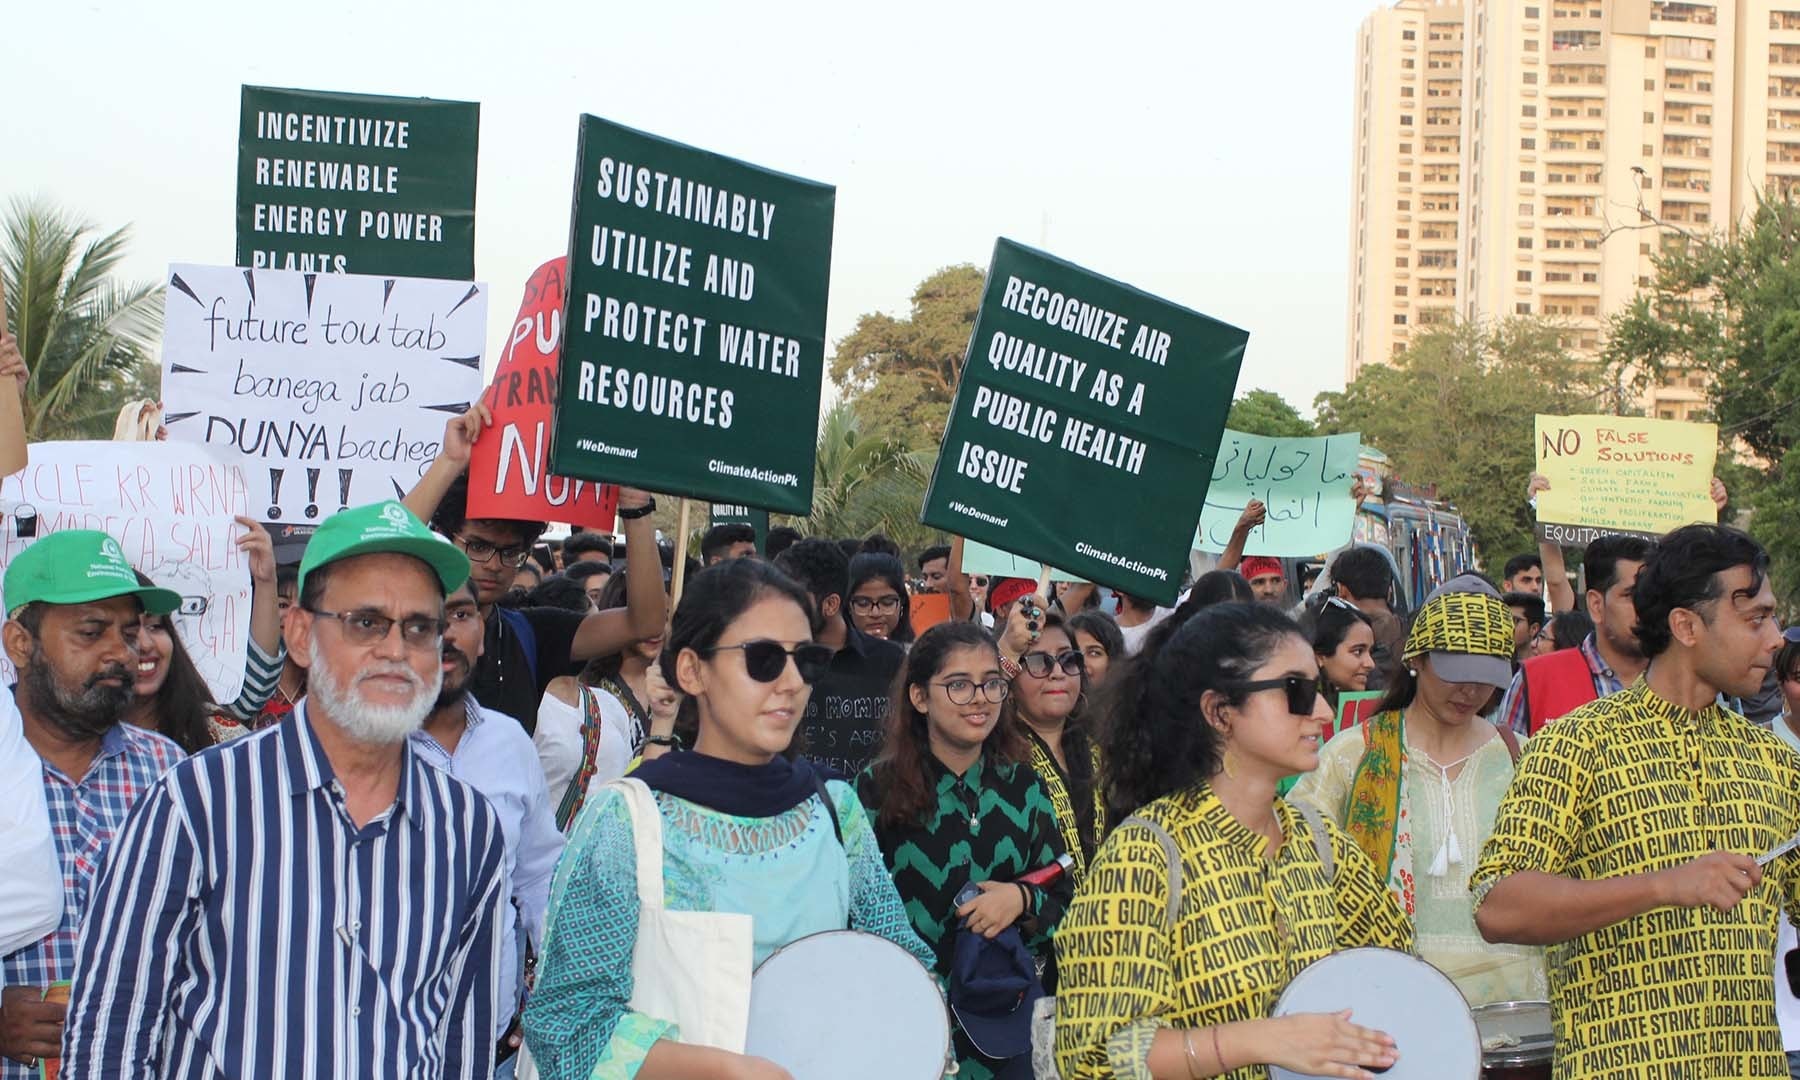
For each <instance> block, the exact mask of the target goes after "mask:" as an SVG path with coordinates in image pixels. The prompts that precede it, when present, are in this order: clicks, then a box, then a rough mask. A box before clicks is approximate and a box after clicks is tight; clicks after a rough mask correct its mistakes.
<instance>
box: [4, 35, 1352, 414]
mask: <svg viewBox="0 0 1800 1080" xmlns="http://www.w3.org/2000/svg"><path fill="white" fill-rule="evenodd" d="M1374 6H1375V5H1374V2H1373V0H1287V2H1283V3H1263V2H1255V0H1252V2H1239V3H1223V2H1219V0H1184V2H1180V3H1177V2H1172V0H1171V2H1168V3H1162V4H1149V3H1124V2H1118V0H1114V2H1109V3H1104V4H1101V3H1094V2H1092V0H1089V2H1087V3H1079V4H1075V3H1060V2H1059V3H1051V2H1038V3H1004V4H1001V3H993V4H983V3H969V2H965V3H957V4H946V3H936V2H930V3H927V2H920V0H911V2H907V3H897V4H883V5H880V6H879V7H877V6H876V5H872V4H855V3H845V2H843V0H839V2H837V3H807V4H800V3H773V2H768V0H765V2H761V3H742V2H739V3H679V2H675V0H664V2H661V3H647V4H634V5H626V4H616V3H603V2H587V3H580V2H564V0H541V2H535V3H534V2H524V3H521V2H511V3H494V2H491V0H489V2H484V3H466V2H462V0H455V2H451V0H440V2H437V3H430V4H422V3H378V2H375V0H365V2H363V3H360V4H352V3H342V2H330V0H320V2H316V3H304V4H280V5H276V4H262V3H255V2H249V3H246V2H244V0H234V2H230V3H225V2H203V0H169V2H165V3H162V4H144V3H139V2H118V0H110V2H103V3H92V2H83V0H60V2H57V3H43V4H30V5H27V4H23V3H21V4H13V5H9V8H10V9H11V10H9V13H8V16H7V19H6V20H5V23H6V25H5V28H4V33H0V147H4V151H3V152H0V195H4V196H7V197H11V196H16V195H24V194H28V193H33V192H43V193H47V194H49V195H50V196H52V197H53V198H54V199H56V200H57V201H58V202H59V203H61V204H62V205H63V206H65V207H67V208H70V209H72V210H76V211H78V212H80V213H82V214H84V215H85V216H87V217H89V218H90V219H92V220H93V221H95V223H96V224H99V225H101V226H103V227H105V228H112V227H116V226H117V225H120V224H124V223H127V222H130V223H132V224H133V225H134V227H135V230H136V232H135V236H136V239H135V243H134V245H133V248H132V256H131V258H130V259H129V261H128V262H127V264H126V273H127V274H128V275H129V276H132V277H142V278H160V277H161V276H162V273H163V270H164V268H165V266H166V265H167V264H168V263H170V262H212V263H229V262H231V260H232V257H233V232H234V221H233V214H234V207H235V202H234V199H235V187H236V179H235V177H236V164H235V163H236V154H237V147H236V140H237V122H238V117H237V113H238V88H239V85H240V84H242V83H254V84H261V85H270V86H293V87H301V88H305V89H317V90H342V91H355V92H364V93H378V94H400V95H407V96H424V97H442V98H455V99H461V100H466V101H478V102H480V103H481V164H480V175H479V181H478V186H479V193H478V203H477V209H476V251H475V265H476V273H477V276H478V277H479V278H480V279H481V280H484V281H486V282H488V283H489V284H490V285H491V286H493V297H492V300H491V301H490V306H489V313H488V317H489V327H490V329H489V339H490V343H491V345H490V348H491V351H490V355H489V359H488V362H489V365H490V367H491V365H492V363H493V360H494V358H495V357H497V355H498V346H499V342H500V340H501V337H502V335H503V332H504V330H505V328H506V326H507V325H508V323H509V321H510V319H511V317H512V315H513V313H514V312H515V311H516V310H517V308H518V303H519V297H520V292H521V289H522V286H523V283H524V279H525V276H526V275H527V274H529V273H530V271H531V270H532V269H534V268H535V267H536V266H537V265H538V264H539V263H540V262H542V261H543V260H545V259H547V258H550V257H552V256H553V255H556V254H558V253H559V252H562V251H564V250H566V246H567V242H568V228H569V224H568V223H569V205H570V190H571V182H572V175H571V174H572V170H573V168H574V161H575V135H576V118H577V116H578V115H579V114H580V113H582V112H590V113H594V114H596V115H599V116H604V117H606V118H608V119H612V120H617V121H619V122H621V123H625V124H629V125H632V126H634V127H639V128H643V129H645V130H648V131H652V132H655V133H657V134H660V135H665V136H668V137H670V138H674V139H678V140H681V141H683V142H687V143H692V144H694V145H696V146H701V147H705V148H707V149H710V150H716V151H719V152H722V153H727V154H731V155H733V156H735V157H740V158H744V159H746V160H749V161H752V162H755V163H757V164H760V165H766V166H769V167H771V168H776V169H781V170H784V171H787V172H791V173H796V174H798V175H801V176H806V177H810V178H813V179H817V180H822V181H826V182H828V183H833V184H835V185H837V224H836V235H835V239H834V242H833V251H832V274H831V308H830V315H829V319H828V323H827V341H828V347H829V345H830V344H832V343H835V342H836V341H837V340H838V339H839V338H841V337H843V336H844V335H845V334H847V333H848V332H849V331H850V330H851V328H852V327H853V326H854V325H855V322H856V318H857V316H858V315H860V314H862V313H864V312H867V311H870V310H876V309H879V310H883V311H889V312H893V313H895V314H903V313H904V312H905V310H906V308H907V304H908V300H909V297H910V296H911V293H912V289H913V287H914V286H915V285H916V284H917V283H918V281H919V280H920V279H922V278H924V277H925V276H926V275H928V274H930V273H931V272H932V271H933V270H935V269H937V268H939V267H941V266H945V265H948V264H951V263H956V262H972V263H975V264H976V265H978V266H985V265H986V264H987V260H988V256H989V254H990V252H991V251H992V248H993V242H994V238H995V237H996V236H1001V235H1004V236H1008V237H1011V238H1014V239H1017V240H1020V241H1022V242H1025V243H1029V244H1033V245H1040V244H1041V245H1042V246H1045V247H1047V248H1048V250H1050V251H1051V252H1053V253H1054V254H1056V255H1059V256H1061V257H1063V258H1066V259H1069V260H1070V261H1073V262H1076V263H1080V264H1082V265H1084V266H1087V267H1089V268H1091V269H1093V270H1096V271H1098V272H1101V273H1104V274H1108V275H1111V276H1113V277H1117V278H1120V279H1122V280H1124V281H1126V282H1128V283H1130V284H1133V285H1136V286H1138V287H1140V288H1143V289H1145V290H1148V291H1149V292H1152V293H1156V294H1158V295H1161V296H1164V297H1167V298H1168V299H1171V300H1174V301H1177V302H1180V303H1183V304H1187V305H1188V306H1190V307H1193V308H1196V309H1198V310H1200V311H1203V312H1205V313H1207V314H1209V315H1212V316H1215V317H1217V318H1220V319H1223V320H1225V321H1227V322H1231V323H1235V324H1236V325H1238V326H1241V327H1244V328H1245V329H1247V330H1249V331H1250V346H1249V351H1248V354H1247V356H1246V359H1245V364H1244V371H1243V374H1242V376H1241V377H1240V379H1239V383H1238V385H1239V390H1240V392H1241V391H1242V390H1246V389H1249V388H1251V387H1256V386H1262V387H1267V388H1269V389H1272V390H1276V391H1278V392H1280V393H1281V394H1282V395H1283V396H1285V397H1286V398H1287V399H1288V400H1289V401H1291V402H1293V403H1294V404H1295V405H1297V406H1298V407H1300V408H1301V410H1302V411H1303V412H1308V413H1310V411H1311V403H1312V399H1313V395H1314V394H1316V393H1317V392H1318V391H1320V390H1325V389H1336V388H1339V387H1341V386H1342V384H1343V360H1344V303H1345V277H1346V269H1345V264H1346V245H1347V243H1348V235H1349V218H1348V212H1349V196H1350V184H1349V169H1350V134H1351V132H1350V122H1351V104H1352V103H1351V75H1352V67H1353V63H1354V56H1355V37H1354V34H1355V30H1356V27H1357V25H1358V23H1359V22H1360V21H1361V19H1362V18H1363V17H1364V16H1365V15H1366V14H1367V13H1368V12H1369V11H1370V10H1372V9H1373V7H1374ZM1046 222H1047V225H1046Z"/></svg>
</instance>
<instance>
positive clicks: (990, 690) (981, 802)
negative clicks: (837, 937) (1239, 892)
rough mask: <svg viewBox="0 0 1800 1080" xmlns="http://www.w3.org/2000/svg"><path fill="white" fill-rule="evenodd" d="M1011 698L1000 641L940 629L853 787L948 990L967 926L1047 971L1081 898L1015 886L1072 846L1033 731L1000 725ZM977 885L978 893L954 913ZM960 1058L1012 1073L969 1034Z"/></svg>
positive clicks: (918, 651)
mask: <svg viewBox="0 0 1800 1080" xmlns="http://www.w3.org/2000/svg"><path fill="white" fill-rule="evenodd" d="M1010 690H1011V684H1009V683H1008V682H1007V680H1006V678H1005V677H1004V676H1003V675H1002V674H1001V672H1000V654H999V652H998V651H997V650H996V649H995V647H994V639H993V638H991V637H989V636H988V635H987V633H986V632H985V631H984V630H982V629H981V628H980V627H979V626H976V625H975V624H974V623H972V622H963V621H951V622H944V623H939V624H938V625H936V626H934V627H932V628H931V629H929V630H927V631H925V633H923V634H921V635H920V636H919V640H918V641H917V642H916V643H914V645H913V647H912V650H911V651H910V652H909V653H908V654H907V657H906V668H905V670H904V671H903V672H902V674H901V676H900V679H899V681H898V682H897V683H896V685H895V689H894V700H893V705H892V706H891V707H890V708H889V710H888V715H887V731H886V736H885V738H884V739H883V742H882V751H881V756H880V757H878V758H876V759H875V761H874V763H873V764H871V765H870V766H869V767H868V768H866V769H864V770H863V771H862V774H861V775H860V776H858V777H857V778H856V790H857V794H858V795H860V796H861V797H862V801H863V805H864V806H865V807H866V808H867V809H868V811H869V813H870V814H871V815H872V816H873V817H874V819H875V836H876V838H877V839H878V840H879V841H880V842H881V851H882V854H883V855H884V856H885V857H886V859H887V864H888V866H889V868H891V869H892V870H893V874H894V885H895V886H896V887H897V888H898V889H899V891H900V898H901V899H902V900H903V901H905V903H906V913H907V915H908V916H909V917H910V918H911V919H912V925H913V929H915V930H917V931H918V932H919V936H920V937H921V938H924V939H925V941H926V943H927V944H929V945H930V946H931V947H932V949H933V951H934V952H935V953H936V954H937V961H936V964H935V965H934V967H933V970H934V971H936V972H937V974H938V975H940V976H943V977H944V978H946V979H948V978H950V976H951V971H952V963H951V961H952V955H953V952H954V950H955V946H956V941H957V937H958V931H959V929H960V928H966V929H967V931H968V932H970V933H974V934H979V935H981V936H983V937H984V938H987V939H989V940H992V939H993V938H995V937H997V936H999V935H1000V934H1001V933H1002V932H1004V931H1006V930H1007V929H1009V928H1016V929H1017V930H1018V932H1019V934H1020V936H1021V938H1022V939H1023V944H1024V946H1025V948H1026V949H1027V951H1028V952H1029V953H1030V954H1031V956H1032V958H1033V959H1034V960H1035V961H1036V962H1037V964H1038V965H1039V967H1040V968H1044V969H1048V966H1049V964H1050V962H1051V959H1052V956H1051V947H1050V943H1051V935H1052V934H1053V933H1055V930H1056V924H1057V921H1058V920H1059V919H1060V918H1061V917H1062V912H1063V909H1064V908H1065V907H1067V906H1068V903H1069V900H1070V898H1071V897H1072V896H1073V894H1074V885H1073V883H1072V882H1070V880H1069V878H1068V876H1067V875H1062V876H1060V877H1059V878H1058V879H1057V880H1056V881H1054V882H1052V883H1051V884H1049V885H1047V886H1045V887H1043V888H1038V887H1035V886H1032V885H1027V884H1023V883H1019V882H1018V880H1017V879H1018V878H1020V877H1021V876H1023V875H1025V874H1027V873H1029V872H1030V871H1033V870H1038V869H1041V868H1043V867H1046V866H1050V865H1052V864H1054V863H1055V862H1056V861H1057V859H1059V858H1060V857H1061V856H1062V854H1063V850H1064V845H1063V839H1062V833H1061V831H1060V830H1058V828H1057V825H1056V812H1055V810H1054V809H1053V808H1052V807H1051V805H1050V798H1049V796H1048V795H1046V794H1045V793H1044V789H1043V787H1042V785H1040V784H1039V783H1038V781H1037V774H1036V773H1035V772H1033V771H1032V768H1031V763H1030V760H1031V751H1030V748H1029V746H1028V744H1027V743H1026V741H1025V737H1024V733H1023V732H1022V731H1020V730H1019V728H1018V727H1017V726H1016V725H1014V724H1009V723H1006V722H1004V721H1003V720H1002V719H1001V705H1002V703H1003V702H1005V700H1006V697H1007V694H1008V692H1009V691H1010ZM971 883H972V884H974V885H975V886H976V887H977V888H978V889H980V890H981V895H980V896H979V897H977V898H976V899H974V900H970V901H968V902H967V903H963V904H958V903H957V894H958V893H960V892H961V891H962V890H963V888H964V887H965V886H967V885H969V884H971ZM990 1052H992V1051H990ZM956 1058H957V1061H958V1062H959V1063H960V1066H961V1068H960V1071H959V1072H958V1074H957V1075H958V1076H959V1077H964V1078H969V1080H987V1078H988V1077H992V1076H996V1075H998V1074H1000V1073H1001V1072H1002V1070H1004V1069H1005V1068H1006V1066H1007V1064H1008V1061H1007V1059H996V1058H990V1057H986V1056H984V1055H983V1054H982V1053H981V1052H980V1051H979V1050H978V1049H976V1046H975V1044H974V1043H973V1042H972V1041H971V1040H970V1039H969V1037H968V1036H967V1035H966V1034H964V1033H963V1031H962V1030H961V1029H960V1028H959V1029H958V1030H957V1032H956Z"/></svg>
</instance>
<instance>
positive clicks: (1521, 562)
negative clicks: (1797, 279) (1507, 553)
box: [1500, 553, 1544, 581]
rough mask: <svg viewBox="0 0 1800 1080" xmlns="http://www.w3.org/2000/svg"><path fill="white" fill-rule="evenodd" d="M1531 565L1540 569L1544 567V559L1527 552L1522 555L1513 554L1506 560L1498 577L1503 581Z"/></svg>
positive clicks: (1528, 568) (1521, 572)
mask: <svg viewBox="0 0 1800 1080" xmlns="http://www.w3.org/2000/svg"><path fill="white" fill-rule="evenodd" d="M1533 567H1536V568H1537V569H1539V570H1542V569H1543V568H1544V560H1543V559H1541V558H1539V557H1538V556H1536V555H1532V554H1529V553H1527V554H1524V555H1514V556H1513V557H1512V558H1510V559H1508V560H1506V569H1504V570H1502V571H1500V578H1501V580H1503V581H1510V580H1512V578H1513V577H1514V576H1515V575H1517V574H1523V573H1524V572H1525V571H1527V570H1530V569H1532V568H1533Z"/></svg>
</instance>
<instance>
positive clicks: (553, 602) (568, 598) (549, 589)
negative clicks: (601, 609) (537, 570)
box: [524, 574, 591, 615]
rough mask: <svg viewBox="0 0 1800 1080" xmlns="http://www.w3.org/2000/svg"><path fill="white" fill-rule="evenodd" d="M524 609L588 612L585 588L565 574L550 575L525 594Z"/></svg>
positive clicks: (581, 583) (582, 584)
mask: <svg viewBox="0 0 1800 1080" xmlns="http://www.w3.org/2000/svg"><path fill="white" fill-rule="evenodd" d="M524 606H525V607H548V608H562V609H563V610H564V611H578V612H581V613H582V614H584V615H585V614H586V613H587V612H588V609H589V607H590V606H591V605H590V604H589V602H588V594H587V587H586V585H585V584H584V583H583V582H580V581H577V580H575V579H574V578H572V577H570V576H568V575H567V574H551V575H550V576H549V577H547V578H545V579H544V580H543V581H541V582H539V583H538V586H537V588H535V589H531V590H529V591H527V592H526V593H525V603H524Z"/></svg>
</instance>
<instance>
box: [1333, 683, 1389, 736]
mask: <svg viewBox="0 0 1800 1080" xmlns="http://www.w3.org/2000/svg"><path fill="white" fill-rule="evenodd" d="M1386 696H1387V691H1385V690H1345V691H1344V692H1342V693H1340V694H1339V695H1338V707H1337V716H1336V717H1335V718H1334V719H1333V720H1332V724H1331V730H1330V731H1328V732H1326V734H1325V738H1326V739H1328V740H1329V739H1330V738H1331V737H1332V736H1334V735H1342V734H1343V733H1344V732H1346V731H1348V730H1350V729H1351V728H1353V727H1356V726H1357V725H1359V724H1361V723H1363V722H1364V721H1365V720H1370V719H1373V718H1374V716H1375V712H1376V709H1377V707H1378V706H1380V704H1381V699H1382V698H1384V697H1386Z"/></svg>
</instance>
